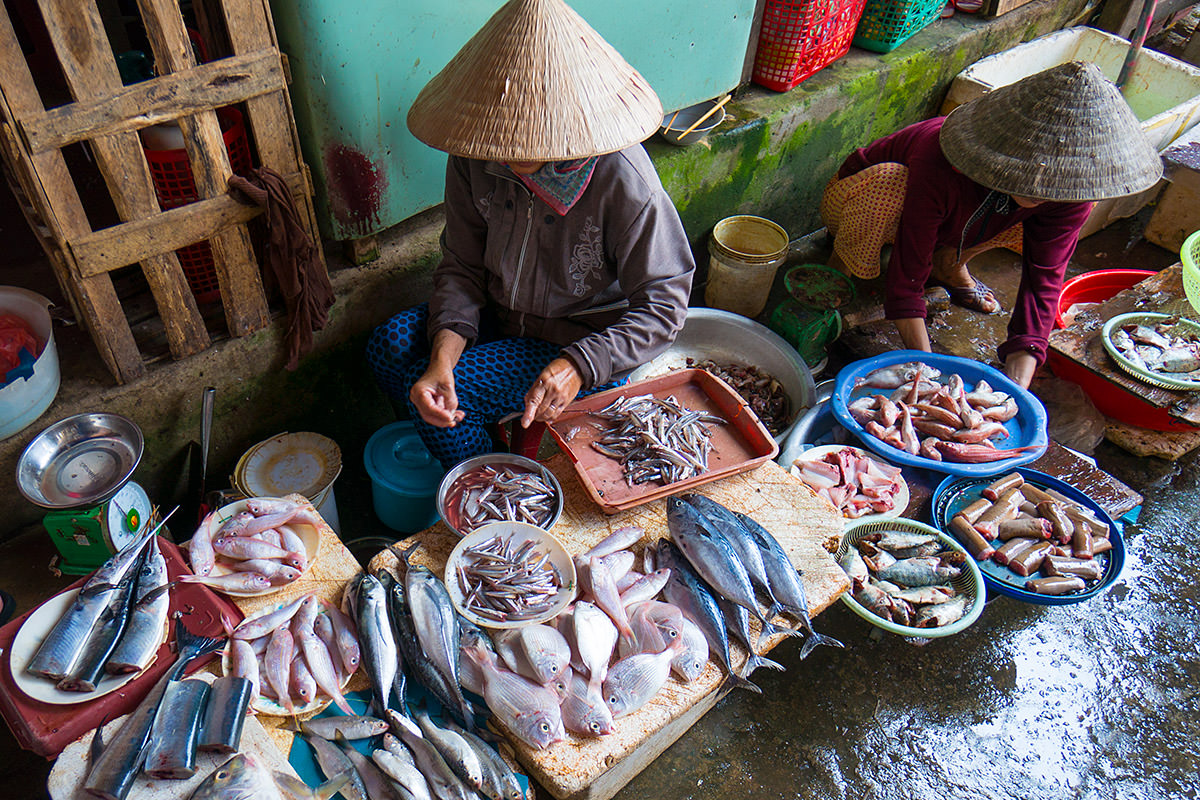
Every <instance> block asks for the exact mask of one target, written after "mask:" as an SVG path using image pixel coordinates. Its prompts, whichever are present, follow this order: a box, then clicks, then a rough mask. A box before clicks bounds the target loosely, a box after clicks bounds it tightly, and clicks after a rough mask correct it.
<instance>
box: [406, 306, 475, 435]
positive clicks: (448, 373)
mask: <svg viewBox="0 0 1200 800" xmlns="http://www.w3.org/2000/svg"><path fill="white" fill-rule="evenodd" d="M466 346H467V340H466V339H464V338H463V337H462V336H460V335H459V334H457V333H455V332H454V331H451V330H448V329H443V330H440V331H438V332H437V333H436V334H434V336H433V344H432V345H431V347H430V350H431V351H432V353H431V356H430V359H429V369H427V370H425V374H424V375H422V376H421V377H420V378H418V379H417V382H416V383H414V384H413V387H412V389H411V390H410V391H409V393H408V399H409V400H411V401H412V404H413V405H414V406H416V407H417V413H418V414H420V415H421V419H423V420H425V421H426V422H428V423H429V424H430V425H434V426H436V427H438V428H452V427H454V426H455V425H456V424H457V423H459V422H461V421H462V418H463V417H465V416H466V414H464V413H463V412H462V411H460V410H459V409H458V394H457V393H455V391H454V367H455V365H456V364H458V359H459V357H460V356H462V352H463V350H464V349H465V348H466Z"/></svg>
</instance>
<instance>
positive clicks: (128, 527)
mask: <svg viewBox="0 0 1200 800" xmlns="http://www.w3.org/2000/svg"><path fill="white" fill-rule="evenodd" d="M150 517H151V505H150V497H149V496H148V495H147V494H146V490H145V489H143V488H142V487H141V486H139V485H138V484H136V483H134V482H133V481H130V482H128V483H126V484H125V485H124V486H122V487H121V488H120V489H119V490H118V491H117V493H116V494H115V495H113V496H112V498H111V499H110V500H108V501H107V502H104V503H100V504H99V505H94V506H88V507H86V508H68V509H64V510H62V511H51V512H49V513H47V514H46V516H45V517H43V518H42V526H43V527H45V529H46V532H47V533H49V534H50V540H51V541H52V542H54V546H55V548H57V549H58V552H59V553H60V554H61V555H62V561H61V562H60V563H59V564H58V566H57V568H58V569H59V570H61V571H62V572H65V573H67V574H68V575H86V574H87V573H89V572H91V571H93V570H94V569H96V568H97V567H99V566H100V565H101V564H103V563H104V562H105V561H107V560H108V559H109V558H110V557H111V556H112V555H113V553H116V552H117V551H118V550H120V549H121V548H122V547H124V546H125V545H126V544H128V543H129V542H130V540H132V539H133V538H134V537H136V536H137V535H138V534H139V533H140V532H141V531H142V529H143V528H144V527H145V525H146V524H147V523H148V522H149V521H150Z"/></svg>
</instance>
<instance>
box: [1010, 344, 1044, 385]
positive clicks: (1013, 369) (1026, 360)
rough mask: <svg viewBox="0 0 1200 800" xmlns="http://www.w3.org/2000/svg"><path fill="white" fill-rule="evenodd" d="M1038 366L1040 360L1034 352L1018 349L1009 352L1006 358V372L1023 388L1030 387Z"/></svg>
mask: <svg viewBox="0 0 1200 800" xmlns="http://www.w3.org/2000/svg"><path fill="white" fill-rule="evenodd" d="M1037 368H1038V362H1037V359H1036V358H1035V357H1034V355H1033V353H1027V352H1025V351H1021V350H1018V351H1017V352H1015V353H1009V354H1008V358H1006V359H1004V371H1005V373H1007V374H1008V377H1010V378H1012V379H1013V382H1014V383H1016V384H1018V385H1020V387H1021V388H1022V389H1028V388H1029V384H1030V382H1031V381H1032V380H1033V375H1034V373H1035V372H1037Z"/></svg>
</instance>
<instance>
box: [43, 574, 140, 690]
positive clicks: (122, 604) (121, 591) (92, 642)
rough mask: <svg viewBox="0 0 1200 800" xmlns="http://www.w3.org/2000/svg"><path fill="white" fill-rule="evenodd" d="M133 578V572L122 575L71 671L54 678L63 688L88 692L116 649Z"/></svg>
mask: <svg viewBox="0 0 1200 800" xmlns="http://www.w3.org/2000/svg"><path fill="white" fill-rule="evenodd" d="M136 585H137V581H136V579H135V578H134V576H133V575H128V576H126V578H125V580H124V581H123V582H122V583H121V585H120V586H119V587H117V592H116V593H115V594H112V595H110V596H109V598H108V603H107V604H106V605H105V607H104V611H103V613H101V615H100V618H99V619H98V620H96V625H95V627H94V628H92V631H91V634H90V635H89V636H88V638H87V641H86V642H85V643H84V645H83V649H82V650H81V651H80V654H79V657H78V659H76V661H75V666H73V667H72V668H71V674H69V675H68V676H67V677H65V678H63V679H62V680H61V681H59V682H58V688H59V689H61V690H62V691H64V692H91V691H95V689H96V685H97V684H98V683H99V682H100V678H101V677H103V675H104V665H105V663H106V662H107V661H108V657H109V655H111V654H112V652H113V650H114V649H116V646H117V643H118V642H119V641H120V640H121V634H123V633H124V632H125V625H126V623H128V622H129V609H130V606H131V605H132V603H133V596H134V589H135V588H136Z"/></svg>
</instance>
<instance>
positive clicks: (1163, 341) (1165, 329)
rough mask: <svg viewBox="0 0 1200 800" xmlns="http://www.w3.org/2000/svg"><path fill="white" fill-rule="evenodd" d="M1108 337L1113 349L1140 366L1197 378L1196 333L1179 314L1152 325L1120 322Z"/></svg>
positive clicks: (1198, 339)
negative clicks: (1123, 323) (1181, 319)
mask: <svg viewBox="0 0 1200 800" xmlns="http://www.w3.org/2000/svg"><path fill="white" fill-rule="evenodd" d="M1110 338H1111V340H1112V343H1113V346H1115V347H1116V348H1117V350H1119V351H1120V352H1121V353H1122V354H1123V355H1124V356H1125V357H1126V358H1128V359H1129V360H1130V361H1132V362H1133V363H1134V364H1135V365H1137V366H1138V367H1141V368H1142V369H1144V370H1147V371H1149V372H1162V373H1165V374H1169V375H1172V376H1174V377H1176V378H1183V379H1184V380H1200V337H1197V336H1196V333H1195V330H1194V329H1193V328H1191V327H1190V326H1188V325H1184V324H1181V323H1180V319H1179V317H1169V318H1167V319H1164V320H1161V321H1160V322H1158V323H1156V324H1154V325H1142V324H1136V325H1135V324H1131V325H1124V326H1122V327H1120V328H1118V329H1117V330H1115V331H1113V332H1112V334H1111V336H1110Z"/></svg>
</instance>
